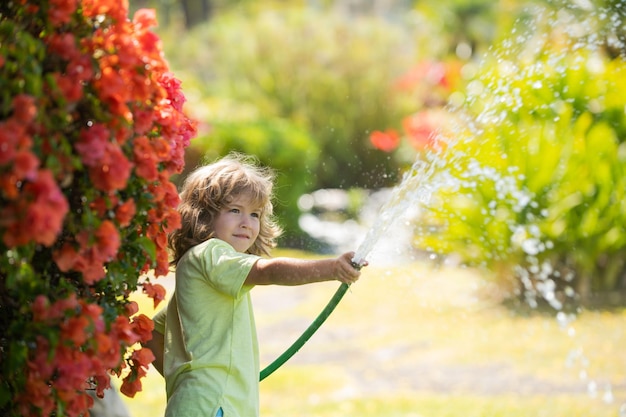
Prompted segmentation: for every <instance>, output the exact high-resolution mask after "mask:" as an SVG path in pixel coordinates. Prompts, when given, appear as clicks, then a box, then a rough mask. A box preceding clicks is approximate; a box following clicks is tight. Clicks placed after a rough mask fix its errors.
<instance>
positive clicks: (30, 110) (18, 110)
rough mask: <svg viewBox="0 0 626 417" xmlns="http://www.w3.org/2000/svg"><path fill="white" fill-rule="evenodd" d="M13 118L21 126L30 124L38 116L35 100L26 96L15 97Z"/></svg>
mask: <svg viewBox="0 0 626 417" xmlns="http://www.w3.org/2000/svg"><path fill="white" fill-rule="evenodd" d="M12 107H13V117H14V118H15V120H17V121H18V122H19V123H21V124H29V123H31V122H32V121H33V120H34V119H35V116H36V115H37V106H36V105H35V98H34V97H32V96H29V95H26V94H18V95H17V96H15V97H13V103H12Z"/></svg>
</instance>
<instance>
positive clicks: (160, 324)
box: [152, 308, 167, 334]
mask: <svg viewBox="0 0 626 417" xmlns="http://www.w3.org/2000/svg"><path fill="white" fill-rule="evenodd" d="M152 321H153V322H154V330H156V331H157V332H159V333H161V334H165V322H166V321H167V308H162V309H160V310H159V311H157V313H156V314H155V315H154V316H153V317H152Z"/></svg>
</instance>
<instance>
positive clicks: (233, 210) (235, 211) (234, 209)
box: [229, 208, 239, 214]
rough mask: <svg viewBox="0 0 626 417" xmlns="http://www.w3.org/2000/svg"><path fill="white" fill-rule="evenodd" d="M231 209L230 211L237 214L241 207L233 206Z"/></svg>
mask: <svg viewBox="0 0 626 417" xmlns="http://www.w3.org/2000/svg"><path fill="white" fill-rule="evenodd" d="M229 211H230V212H231V213H235V214H236V213H239V209H238V208H231V209H230V210H229Z"/></svg>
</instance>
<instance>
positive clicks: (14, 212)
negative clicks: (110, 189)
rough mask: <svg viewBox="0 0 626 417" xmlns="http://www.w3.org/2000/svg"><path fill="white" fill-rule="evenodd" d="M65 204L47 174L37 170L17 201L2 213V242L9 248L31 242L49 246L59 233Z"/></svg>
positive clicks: (50, 174) (63, 197) (50, 176)
mask: <svg viewBox="0 0 626 417" xmlns="http://www.w3.org/2000/svg"><path fill="white" fill-rule="evenodd" d="M68 210H69V206H68V203H67V201H66V199H65V196H64V195H63V193H62V192H61V191H60V190H59V188H58V185H57V183H56V182H55V181H54V178H53V177H52V173H50V171H48V170H41V171H39V172H38V173H37V177H36V178H35V179H34V180H33V181H32V182H27V183H26V184H25V185H24V187H23V189H22V197H21V200H20V201H19V202H18V203H17V204H16V205H15V206H9V207H8V208H6V209H5V210H3V212H4V213H3V217H4V218H5V219H6V218H8V219H10V220H9V222H10V226H9V227H8V228H7V230H6V232H5V234H4V236H3V241H4V243H5V244H6V245H7V246H9V247H14V246H18V245H23V244H25V243H27V242H30V241H34V242H37V243H41V244H43V245H45V246H51V245H52V244H53V243H54V242H55V241H56V238H57V236H58V234H59V233H60V231H61V228H62V226H63V219H64V217H65V214H66V213H67V211H68Z"/></svg>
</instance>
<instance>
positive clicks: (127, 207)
mask: <svg viewBox="0 0 626 417" xmlns="http://www.w3.org/2000/svg"><path fill="white" fill-rule="evenodd" d="M136 211H137V208H136V206H135V201H134V200H128V201H126V202H125V203H123V204H120V205H119V206H117V208H116V209H115V220H117V222H118V223H119V225H120V227H127V226H129V225H130V224H131V221H132V220H133V217H135V212H136Z"/></svg>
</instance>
